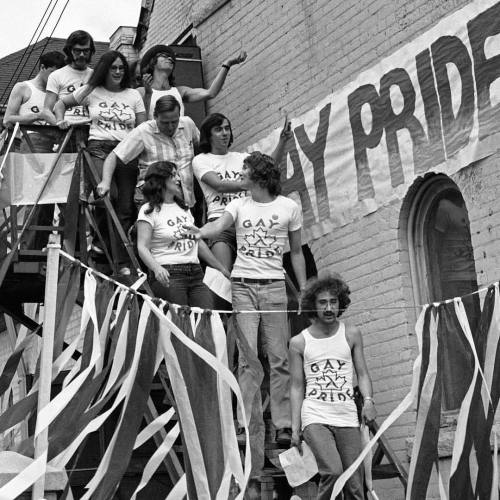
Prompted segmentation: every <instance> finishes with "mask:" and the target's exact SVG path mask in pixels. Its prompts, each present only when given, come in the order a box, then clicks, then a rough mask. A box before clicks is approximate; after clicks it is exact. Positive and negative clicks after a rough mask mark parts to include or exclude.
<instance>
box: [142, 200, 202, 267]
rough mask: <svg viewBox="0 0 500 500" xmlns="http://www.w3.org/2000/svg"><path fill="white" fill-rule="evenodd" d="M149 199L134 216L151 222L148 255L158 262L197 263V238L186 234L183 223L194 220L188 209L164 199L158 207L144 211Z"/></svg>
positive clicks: (147, 207)
mask: <svg viewBox="0 0 500 500" xmlns="http://www.w3.org/2000/svg"><path fill="white" fill-rule="evenodd" d="M147 209H149V203H146V204H144V205H143V206H142V207H141V209H140V210H139V216H138V217H137V220H138V221H140V220H142V221H146V222H148V223H149V224H151V227H152V228H153V234H152V236H151V245H150V250H151V255H152V256H153V257H154V258H155V260H156V262H158V264H160V265H162V266H163V265H165V264H192V263H193V264H198V263H199V262H200V261H199V260H198V242H197V241H195V240H192V239H189V238H186V236H185V233H186V232H185V230H184V229H183V227H182V225H183V224H194V218H193V216H192V215H191V212H190V211H189V210H183V209H182V208H181V207H180V206H179V205H177V203H163V205H162V206H161V210H159V211H158V210H153V211H152V212H151V213H149V214H146V213H145V211H146V210H147Z"/></svg>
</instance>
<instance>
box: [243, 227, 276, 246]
mask: <svg viewBox="0 0 500 500" xmlns="http://www.w3.org/2000/svg"><path fill="white" fill-rule="evenodd" d="M244 239H245V241H246V242H247V244H248V246H250V247H261V248H262V247H270V246H271V245H273V244H274V243H276V236H270V235H268V234H267V231H266V230H265V229H262V228H261V227H259V229H254V230H253V231H252V233H251V234H247V235H246V236H245V237H244Z"/></svg>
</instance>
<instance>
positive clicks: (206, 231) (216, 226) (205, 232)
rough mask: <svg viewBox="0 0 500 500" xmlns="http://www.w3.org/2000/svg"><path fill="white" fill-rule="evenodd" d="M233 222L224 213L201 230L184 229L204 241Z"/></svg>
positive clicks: (190, 227) (186, 227)
mask: <svg viewBox="0 0 500 500" xmlns="http://www.w3.org/2000/svg"><path fill="white" fill-rule="evenodd" d="M108 158H109V156H108ZM233 222H234V220H233V216H232V215H231V214H230V213H229V212H227V211H226V212H224V213H223V214H222V215H221V216H220V217H219V218H218V219H217V220H214V221H213V222H208V223H207V224H205V225H204V226H203V227H201V228H197V227H196V226H192V225H184V228H185V229H186V230H187V231H188V232H189V233H191V234H192V235H193V237H194V238H195V239H197V240H200V239H201V238H205V239H206V238H213V237H214V236H217V235H218V234H219V233H222V231H224V229H227V228H228V227H230V226H231V224H233Z"/></svg>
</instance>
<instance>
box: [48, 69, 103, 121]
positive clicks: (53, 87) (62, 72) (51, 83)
mask: <svg viewBox="0 0 500 500" xmlns="http://www.w3.org/2000/svg"><path fill="white" fill-rule="evenodd" d="M93 72H94V70H93V69H92V68H86V69H84V70H79V69H74V68H72V67H71V66H70V65H69V64H68V65H66V66H63V67H62V68H59V69H56V70H55V71H53V72H52V73H51V74H50V75H49V79H48V80H47V92H54V94H56V95H57V97H58V98H59V99H61V97H64V96H65V95H69V94H72V93H73V92H74V91H75V90H76V89H78V88H79V87H81V86H82V85H85V84H86V83H87V82H88V81H89V78H90V75H92V73H93ZM82 117H88V115H87V114H86V113H85V110H84V108H83V106H75V107H73V108H68V109H67V110H66V113H65V114H64V119H65V120H68V121H73V122H74V121H78V120H79V119H81V118H82Z"/></svg>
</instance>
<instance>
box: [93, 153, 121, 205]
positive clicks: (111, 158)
mask: <svg viewBox="0 0 500 500" xmlns="http://www.w3.org/2000/svg"><path fill="white" fill-rule="evenodd" d="M117 159H118V157H117V156H116V154H115V153H114V151H111V153H109V155H108V156H107V158H106V159H105V160H104V164H103V166H102V180H101V182H99V184H98V185H97V187H96V191H97V194H98V195H99V196H105V195H106V194H107V193H108V192H109V189H110V186H111V179H112V178H113V173H114V171H115V168H116V160H117Z"/></svg>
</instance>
